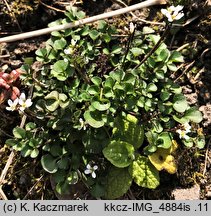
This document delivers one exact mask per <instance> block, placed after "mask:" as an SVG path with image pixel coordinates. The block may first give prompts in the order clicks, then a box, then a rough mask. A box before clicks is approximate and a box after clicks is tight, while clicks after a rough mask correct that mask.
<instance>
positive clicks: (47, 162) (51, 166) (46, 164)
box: [41, 154, 58, 173]
mask: <svg viewBox="0 0 211 216" xmlns="http://www.w3.org/2000/svg"><path fill="white" fill-rule="evenodd" d="M56 162H57V159H56V158H54V157H53V156H51V155H50V154H46V155H43V156H42V158H41V164H42V167H43V169H44V170H45V171H47V172H49V173H55V172H56V171H57V170H58V165H57V163H56Z"/></svg>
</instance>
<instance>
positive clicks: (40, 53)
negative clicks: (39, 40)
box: [35, 48, 47, 58]
mask: <svg viewBox="0 0 211 216" xmlns="http://www.w3.org/2000/svg"><path fill="white" fill-rule="evenodd" d="M35 54H36V55H37V56H39V57H43V58H44V57H45V56H46V55H47V50H46V48H41V49H38V50H37V51H36V52H35Z"/></svg>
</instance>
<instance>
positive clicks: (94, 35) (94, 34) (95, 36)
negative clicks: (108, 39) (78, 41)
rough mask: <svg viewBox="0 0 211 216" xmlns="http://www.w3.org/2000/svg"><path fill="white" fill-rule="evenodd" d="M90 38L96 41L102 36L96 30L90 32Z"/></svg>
mask: <svg viewBox="0 0 211 216" xmlns="http://www.w3.org/2000/svg"><path fill="white" fill-rule="evenodd" d="M89 36H90V38H92V40H96V39H97V38H98V37H99V36H100V32H98V31H97V30H95V29H94V30H92V31H90V32H89Z"/></svg>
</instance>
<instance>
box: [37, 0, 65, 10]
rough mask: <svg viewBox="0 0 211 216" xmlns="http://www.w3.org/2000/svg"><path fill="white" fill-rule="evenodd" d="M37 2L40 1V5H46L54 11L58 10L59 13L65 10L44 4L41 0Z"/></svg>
mask: <svg viewBox="0 0 211 216" xmlns="http://www.w3.org/2000/svg"><path fill="white" fill-rule="evenodd" d="M39 3H40V4H41V5H43V6H45V7H47V8H48V9H51V10H55V11H57V12H60V13H64V12H65V11H64V10H61V9H58V8H55V7H53V6H50V5H47V4H45V3H44V2H42V1H41V0H40V1H39Z"/></svg>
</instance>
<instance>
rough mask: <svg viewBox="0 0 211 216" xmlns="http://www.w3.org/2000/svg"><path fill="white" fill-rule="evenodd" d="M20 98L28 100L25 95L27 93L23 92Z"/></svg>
mask: <svg viewBox="0 0 211 216" xmlns="http://www.w3.org/2000/svg"><path fill="white" fill-rule="evenodd" d="M19 99H20V100H23V101H25V100H26V95H25V93H21V95H20V97H19Z"/></svg>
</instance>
